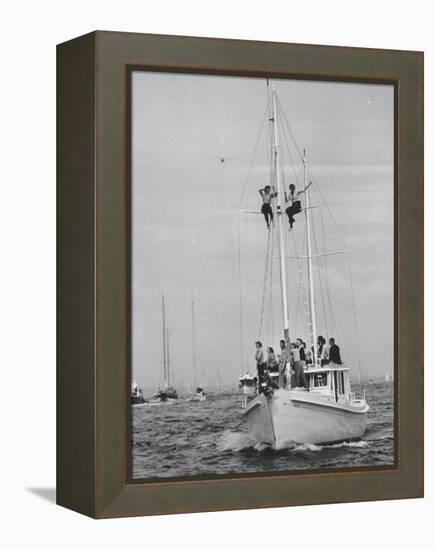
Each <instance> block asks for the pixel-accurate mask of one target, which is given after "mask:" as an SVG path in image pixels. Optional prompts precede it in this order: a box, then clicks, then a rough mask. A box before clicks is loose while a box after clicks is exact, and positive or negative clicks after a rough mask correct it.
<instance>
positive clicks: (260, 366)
mask: <svg viewBox="0 0 434 550" xmlns="http://www.w3.org/2000/svg"><path fill="white" fill-rule="evenodd" d="M255 346H256V352H255V360H256V368H257V370H258V393H261V392H262V382H263V381H264V374H265V367H266V364H265V360H264V350H263V349H262V343H261V342H259V341H258V342H256V343H255Z"/></svg>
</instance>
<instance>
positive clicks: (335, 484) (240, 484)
mask: <svg viewBox="0 0 434 550" xmlns="http://www.w3.org/2000/svg"><path fill="white" fill-rule="evenodd" d="M134 68H137V69H139V68H140V70H143V69H152V70H159V71H173V72H190V73H191V72H201V73H207V74H226V75H239V76H243V75H244V76H270V77H273V78H297V79H311V80H334V81H351V82H378V83H389V84H393V85H394V87H395V398H396V403H397V405H396V407H395V413H396V415H395V416H396V424H395V426H396V429H395V435H396V446H397V447H396V451H397V452H396V458H397V460H396V464H395V466H394V467H393V468H364V469H360V470H357V471H356V470H351V471H349V470H345V471H323V472H321V473H314V472H307V473H306V472H302V473H291V474H282V473H279V474H277V475H272V476H263V475H262V476H261V475H255V476H253V477H252V476H237V477H236V476H233V477H232V478H231V477H228V476H223V477H222V476H220V477H216V478H211V479H210V478H208V479H189V480H176V481H164V482H162V481H159V482H148V483H146V482H136V481H132V480H130V478H129V467H128V456H129V454H128V447H129V437H128V434H129V429H128V421H129V418H130V412H129V409H130V405H129V388H130V385H129V380H130V372H129V361H130V357H129V349H130V346H129V328H130V325H129V323H130V320H129V300H130V290H129V277H130V269H129V266H130V239H129V237H130V223H129V202H130V196H129V177H130V174H129V166H130V163H129V160H130V148H129V135H130V133H129V118H128V113H129V98H130V94H129V92H130V89H129V85H128V83H129V77H130V74H131V71H132V70H133V69H134ZM57 87H58V88H57V98H58V170H57V179H58V359H57V396H58V401H57V460H58V462H57V464H58V471H57V502H58V504H60V505H62V506H65V507H67V508H71V509H73V510H76V511H78V512H81V513H83V514H86V515H89V516H91V517H96V518H104V517H119V516H132V515H152V514H169V513H180V512H198V511H212V510H230V509H241V508H260V507H270V506H289V505H296V504H298V505H301V504H320V503H333V502H352V501H365V500H380V499H397V498H414V497H421V496H423V54H422V53H420V52H408V51H392V50H372V49H361V48H342V47H330V46H311V45H299V44H282V43H267V42H251V41H237V40H220V39H206V38H192V37H175V36H160V35H144V34H134V33H114V32H100V31H97V32H94V33H91V34H88V35H85V36H82V37H80V38H76V39H74V40H71V41H69V42H65V43H64V44H61V45H59V46H58V79H57ZM409 189H410V192H408V191H409ZM404 191H405V201H402V200H400V197H401V196H403V195H404ZM404 213H405V223H402V220H403V219H404Z"/></svg>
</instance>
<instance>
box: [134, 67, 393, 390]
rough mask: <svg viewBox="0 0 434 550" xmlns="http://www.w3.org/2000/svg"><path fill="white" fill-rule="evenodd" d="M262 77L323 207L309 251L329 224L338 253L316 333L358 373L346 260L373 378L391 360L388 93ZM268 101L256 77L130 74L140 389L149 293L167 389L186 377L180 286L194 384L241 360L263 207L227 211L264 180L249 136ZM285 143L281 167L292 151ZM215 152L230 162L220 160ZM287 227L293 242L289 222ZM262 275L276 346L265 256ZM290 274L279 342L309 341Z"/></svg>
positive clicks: (150, 368)
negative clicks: (166, 341)
mask: <svg viewBox="0 0 434 550" xmlns="http://www.w3.org/2000/svg"><path fill="white" fill-rule="evenodd" d="M275 85H276V89H277V92H278V94H279V100H280V104H281V106H282V111H283V112H284V113H285V117H286V119H287V121H288V122H289V126H290V128H291V131H292V133H293V135H294V136H295V139H296V142H297V144H298V147H299V148H300V149H303V148H306V151H307V159H308V163H309V169H310V171H311V174H312V175H313V177H314V186H313V189H312V203H313V204H320V197H319V192H320V193H321V195H322V197H323V198H324V199H325V201H326V203H327V206H322V208H321V209H316V210H315V214H314V226H315V233H316V237H317V248H318V252H323V251H331V250H341V249H343V248H344V244H343V243H342V239H341V238H340V236H339V233H338V231H337V229H336V225H337V226H338V227H339V231H340V232H341V234H342V236H343V239H344V241H345V244H346V247H347V248H348V250H349V254H348V255H337V256H329V257H328V259H327V280H328V288H329V294H328V295H329V296H330V301H331V304H332V311H330V306H329V305H328V295H327V293H326V291H325V281H326V271H325V269H324V263H322V264H321V266H322V267H321V266H320V270H319V272H320V273H321V281H320V279H319V277H318V276H317V279H316V294H317V297H316V303H317V309H318V334H323V335H324V336H326V337H327V338H328V337H330V336H334V337H335V338H336V339H337V341H338V343H339V345H340V346H341V351H342V355H343V357H344V359H345V361H346V363H348V365H349V366H350V367H351V369H352V374H353V375H354V377H355V378H356V377H357V354H356V351H355V337H354V323H353V314H352V312H353V308H352V300H351V285H350V280H349V268H348V265H349V261H348V260H349V259H350V261H351V272H352V277H353V290H354V298H355V305H356V311H357V323H358V336H359V343H360V360H361V370H362V377H365V378H369V377H373V376H376V375H383V376H384V373H385V372H386V371H389V372H391V371H392V365H393V88H392V87H391V86H384V85H367V84H347V83H345V84H344V83H325V82H306V81H295V80H279V81H276V83H275ZM266 106H267V87H266V82H265V80H263V79H250V78H235V77H222V76H202V75H176V74H165V73H149V72H139V71H138V72H135V73H134V75H133V124H132V126H133V170H132V173H133V181H132V187H133V190H132V198H133V221H132V224H133V226H132V234H133V270H132V273H133V292H132V294H133V377H134V378H135V380H137V382H138V383H139V384H140V385H142V386H143V387H144V388H153V387H155V386H156V385H157V384H158V383H161V381H162V370H163V369H162V320H161V292H162V291H164V293H165V296H166V305H167V326H168V328H169V330H170V343H171V346H170V354H171V363H172V371H173V373H174V375H175V377H176V382H178V384H180V382H181V379H182V380H183V382H184V385H187V384H190V385H191V386H192V385H193V378H192V345H191V293H192V291H193V294H194V303H195V310H196V342H197V346H196V352H197V365H198V369H197V370H198V380H197V381H198V383H199V382H202V381H204V382H205V384H207V385H208V386H211V385H214V384H215V382H216V379H217V370H219V375H220V379H221V382H222V384H225V385H232V384H234V383H236V380H237V378H238V376H239V374H240V372H241V371H244V370H245V369H246V367H247V361H249V367H250V370H251V371H253V369H254V360H253V355H254V341H255V340H256V339H257V338H258V336H259V334H258V329H259V312H260V305H261V293H262V282H263V276H264V265H265V246H266V238H267V232H266V227H265V223H264V220H263V218H262V216H259V215H247V214H239V213H238V211H239V206H240V201H241V209H242V210H245V209H247V210H248V209H253V210H256V209H259V208H260V203H261V200H260V197H259V194H258V189H259V187H263V186H264V185H265V184H267V183H268V178H269V166H268V160H267V158H268V157H267V155H268V152H269V147H267V145H268V133H267V132H268V126H267V124H268V123H267V121H265V123H264V126H263V131H262V134H260V128H261V125H262V123H263V121H264V114H265V112H266ZM258 136H259V142H258V147H257V151H256V155H255V156H254V155H253V153H254V150H255V145H256V143H257V140H258ZM281 141H282V152H283V155H284V157H285V161H286V162H287V165H286V166H285V174H284V177H285V182H286V184H287V185H288V184H289V183H292V182H294V183H297V180H296V176H297V177H298V175H299V171H300V163H299V161H297V162H295V163H291V157H290V154H289V152H288V150H287V149H286V143H285V140H284V136H283V134H282V138H281ZM290 151H291V155H292V157H293V159H294V160H295V157H296V151H295V149H294V147H293V146H292V145H291V149H290ZM220 157H229V158H228V159H227V161H226V162H224V163H222V162H220ZM253 157H254V159H253ZM252 159H253V160H254V162H253V164H252V169H251V171H250V176H249V178H248V179H246V178H247V175H248V173H249V166H250V164H251V162H252ZM318 190H319V191H318ZM330 214H331V215H330ZM238 217H239V219H240V234H241V240H240V242H241V246H240V251H241V282H242V288H241V297H242V340H243V358H242V361H241V346H240V339H241V337H240V305H239V303H240V287H239V276H238V236H237V235H238V233H237V219H238ZM285 224H286V220H285ZM335 224H336V225H335ZM322 231H323V232H324V235H325V237H324V239H323V237H322V234H321V233H322ZM294 236H295V239H296V241H297V243H298V244H297V247H298V248H299V249H300V250H301V247H302V246H304V244H303V243H304V238H305V237H304V220H303V219H302V215H299V216H298V217H297V221H296V224H295V226H294ZM288 250H290V249H288ZM300 250H299V251H300ZM273 273H274V275H273V277H274V281H275V292H274V294H273V300H272V302H273V309H272V313H273V315H268V316H267V323H266V327H265V329H266V330H265V333H264V334H263V338H264V345H273V346H274V347H275V348H277V347H278V341H279V339H280V338H281V333H282V330H281V326H282V319H281V317H282V315H281V307H280V305H279V294H278V291H279V285H278V281H279V280H278V264H277V263H276V260H274V262H273ZM288 276H289V282H288V284H289V312H290V314H289V317H290V333H291V334H290V335H291V337H297V336H301V337H302V338H304V339H305V340H307V339H308V335H307V330H306V329H305V324H304V318H303V315H302V311H301V310H300V307H297V304H298V303H299V296H300V294H299V292H298V291H297V283H296V273H295V271H294V264H293V263H292V262H288ZM321 290H322V292H321ZM324 306H325V307H324ZM324 309H325V310H327V313H328V315H327V316H325V315H324ZM326 318H327V319H328V321H327V324H326ZM271 329H273V333H271ZM241 363H242V364H241Z"/></svg>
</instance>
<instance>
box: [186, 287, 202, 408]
mask: <svg viewBox="0 0 434 550" xmlns="http://www.w3.org/2000/svg"><path fill="white" fill-rule="evenodd" d="M191 347H192V354H193V355H192V362H193V384H194V386H196V318H195V310H194V297H193V289H192V290H191ZM205 400H206V393H205V390H204V384H203V382H202V385H201V386H197V387H196V391H195V392H194V394H193V395H191V396H190V397H187V399H186V401H205Z"/></svg>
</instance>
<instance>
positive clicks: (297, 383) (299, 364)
mask: <svg viewBox="0 0 434 550" xmlns="http://www.w3.org/2000/svg"><path fill="white" fill-rule="evenodd" d="M291 355H292V359H293V369H294V380H293V382H292V384H291V387H293V388H300V387H304V388H305V389H306V390H308V389H309V385H308V383H307V380H306V377H305V375H304V367H305V365H306V361H301V359H300V351H299V349H298V348H297V346H296V345H295V344H292V349H291Z"/></svg>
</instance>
